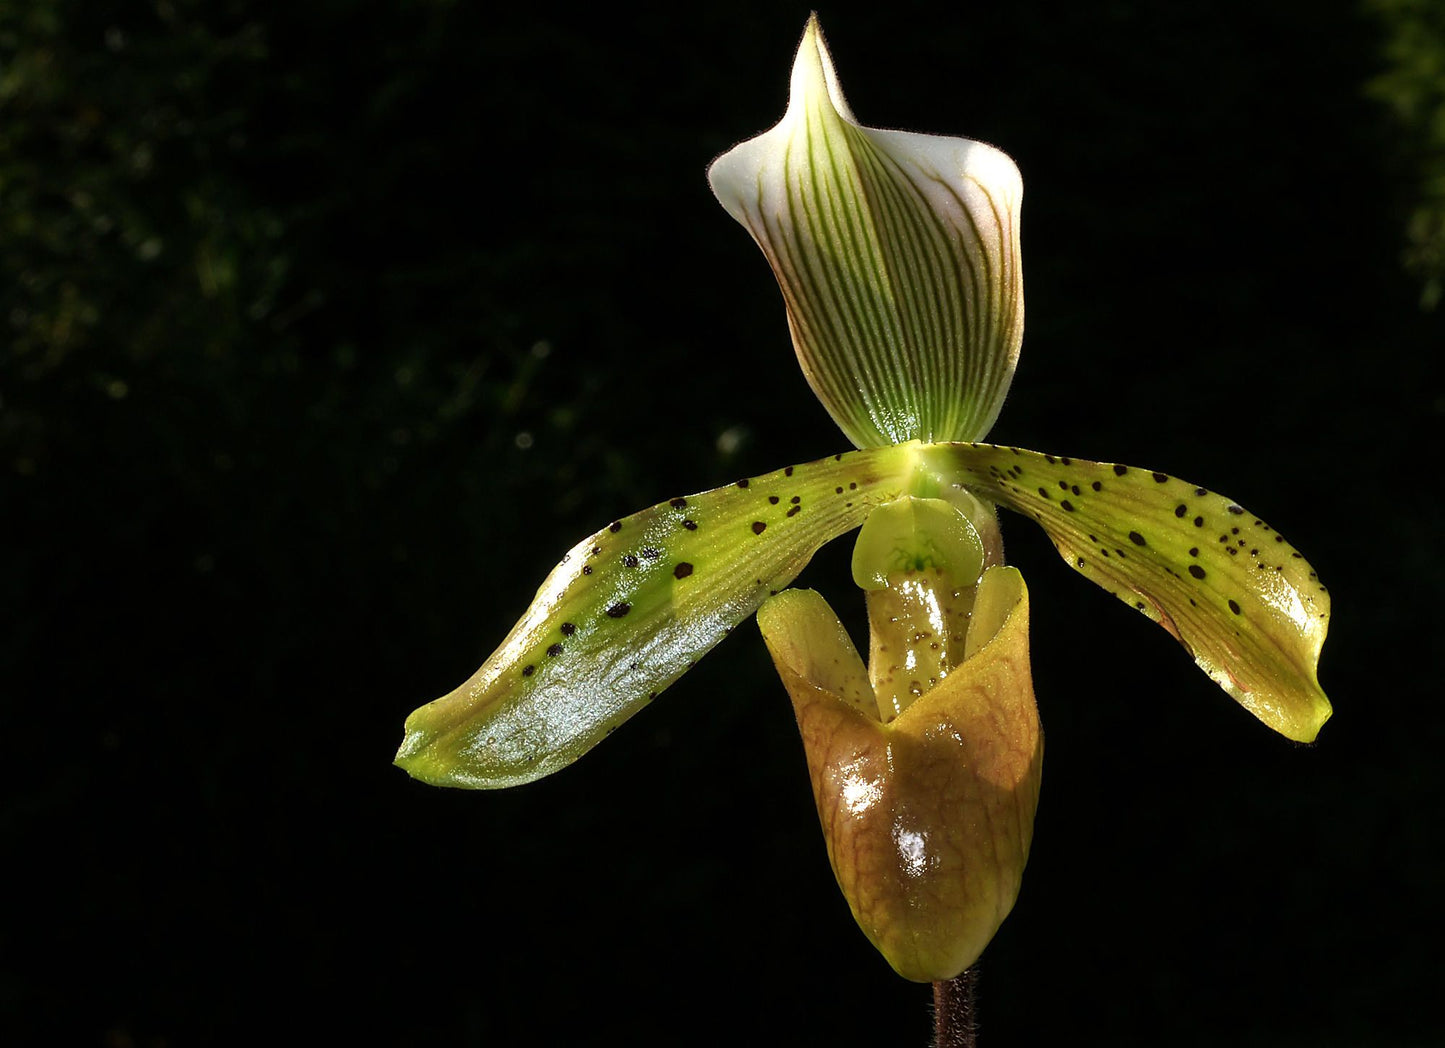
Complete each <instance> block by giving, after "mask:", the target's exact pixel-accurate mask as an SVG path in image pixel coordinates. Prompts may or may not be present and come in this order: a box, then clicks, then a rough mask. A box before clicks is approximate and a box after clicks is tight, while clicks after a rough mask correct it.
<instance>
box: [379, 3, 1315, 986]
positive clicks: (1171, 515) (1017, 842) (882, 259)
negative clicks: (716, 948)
mask: <svg viewBox="0 0 1445 1048" xmlns="http://www.w3.org/2000/svg"><path fill="white" fill-rule="evenodd" d="M709 180H710V182H711V184H712V187H713V190H714V192H715V194H716V195H717V197H718V199H719V200H720V201H721V202H722V204H723V206H724V207H725V208H726V209H727V210H728V212H729V213H730V214H732V215H733V217H734V218H736V219H737V220H738V221H739V222H740V223H741V224H742V225H743V226H744V227H745V228H746V229H747V230H748V232H749V233H750V234H751V235H752V236H753V239H754V240H755V241H756V242H757V243H758V245H759V246H760V247H761V248H762V250H763V252H764V254H765V255H766V257H767V260H768V262H769V263H770V265H771V266H772V269H773V272H774V274H775V276H776V277H777V280H778V284H779V286H780V288H781V289H782V293H783V299H784V302H785V305H786V308H787V317H788V323H789V327H790V329H791V333H792V339H793V344H794V348H795V350H796V352H797V356H798V360H799V362H800V364H801V365H802V368H803V370H804V373H805V374H806V376H807V378H808V381H809V383H810V385H811V386H812V388H813V390H814V392H815V393H816V394H817V396H818V397H819V399H820V400H821V401H822V403H823V404H824V406H825V407H826V408H827V410H828V411H829V413H830V414H831V415H832V417H833V418H834V420H835V421H836V422H837V423H838V425H839V427H840V428H841V429H842V430H843V432H844V434H845V435H846V436H847V437H848V439H849V440H850V441H851V442H852V444H853V445H854V448H855V450H851V451H845V452H841V453H839V454H836V455H833V456H831V457H829V458H826V459H822V460H820V461H816V462H811V463H805V464H801V465H794V466H787V467H785V468H782V469H779V470H776V471H774V472H771V473H767V474H764V475H762V476H754V477H747V478H744V479H740V480H737V481H735V482H733V483H729V484H725V485H723V486H721V487H715V488H712V489H711V490H708V491H704V492H702V493H700V494H694V495H686V496H683V497H678V498H674V499H671V500H669V501H667V502H663V503H660V504H659V505H656V506H653V507H651V508H650V509H645V510H642V511H641V512H639V513H634V514H632V515H631V516H626V517H621V518H619V519H617V520H615V521H613V522H612V523H610V524H608V525H607V526H605V527H603V528H602V529H601V530H599V531H597V532H595V533H594V534H592V535H589V536H588V537H587V538H585V539H583V540H582V541H581V542H579V543H578V544H577V545H576V546H574V547H573V548H572V549H571V550H570V551H569V552H568V553H566V554H565V555H564V556H563V557H562V561H561V563H560V564H559V565H558V566H557V567H556V568H555V569H554V570H553V572H552V573H551V574H550V575H549V576H548V577H547V579H546V581H544V582H543V583H542V586H541V588H540V589H539V590H538V591H537V595H536V598H535V599H534V600H533V602H532V605H531V607H530V608H528V610H527V611H526V613H525V614H524V615H523V616H522V619H521V621H520V622H518V623H517V625H516V626H515V627H514V628H513V630H512V632H511V633H510V634H509V635H508V636H507V637H506V638H505V639H504V640H503V641H502V643H501V645H500V647H498V648H497V650H496V651H495V652H493V653H492V655H491V656H490V657H489V658H488V659H487V660H486V661H485V662H484V663H483V664H482V666H481V668H480V669H479V670H478V671H477V672H476V673H475V674H474V675H473V676H472V677H471V679H470V680H468V681H467V682H466V683H464V684H462V685H461V686H460V687H459V688H457V689H456V690H455V691H453V692H451V693H450V694H448V695H446V696H444V697H442V698H440V699H438V700H436V701H435V702H432V703H430V704H428V705H426V706H423V707H421V708H420V709H418V710H416V711H415V712H414V713H413V714H412V715H411V716H410V717H409V718H408V719H407V722H406V732H405V738H404V740H403V742H402V745H401V749H400V751H399V752H398V754H397V757H396V762H397V763H398V764H399V765H401V766H402V767H403V768H405V769H406V770H407V771H408V772H409V773H410V774H412V775H413V776H415V777H417V778H419V779H422V780H425V781H427V782H431V783H435V784H437V785H443V786H459V787H468V788H494V787H503V786H513V785H517V784H520V783H525V782H529V781H532V780H534V779H537V778H540V777H542V776H544V775H548V774H550V773H552V772H554V771H557V770H558V769H560V768H563V767H565V766H566V765H568V764H570V763H571V762H572V761H574V760H576V759H577V758H578V757H580V756H581V755H582V754H583V753H585V752H587V750H589V749H591V748H592V746H594V745H595V744H597V743H598V742H600V741H601V740H602V739H603V738H604V737H605V736H607V735H608V734H609V733H610V732H611V731H613V730H614V729H615V728H617V727H618V726H619V725H620V724H621V723H622V722H623V721H625V720H627V719H628V718H629V717H631V716H632V715H633V714H635V713H636V712H638V711H639V710H640V709H641V708H642V707H643V706H645V705H647V704H648V703H649V702H650V701H651V700H652V699H654V698H656V697H657V695H658V694H659V693H660V692H661V691H662V690H663V689H665V688H666V687H668V685H670V684H671V683H672V682H673V681H675V680H677V679H678V678H679V677H680V676H682V674H683V673H685V672H687V670H688V669H690V668H691V667H692V666H693V665H695V664H696V663H697V661H698V660H699V659H700V658H702V656H703V655H704V654H706V653H707V652H708V651H709V650H710V649H711V648H712V647H713V645H715V644H716V643H717V642H718V641H719V640H721V639H722V638H723V637H724V636H726V635H727V634H728V633H729V632H730V631H731V630H732V629H733V628H734V627H736V626H737V625H738V624H739V623H741V622H742V620H743V619H745V618H747V617H748V616H750V615H752V614H754V613H755V612H756V613H757V614H758V619H759V624H760V626H761V629H762V632H763V634H764V638H765V640H766V642H767V644H768V647H769V650H770V651H771V653H772V655H773V659H774V663H775V665H776V667H777V669H778V672H779V674H780V676H781V678H782V680H783V683H784V685H785V687H786V688H787V690H788V692H789V694H790V695H791V697H792V700H793V704H794V711H795V714H796V716H797V721H798V725H799V728H800V731H801V734H802V738H803V743H804V748H805V750H806V753H807V758H808V765H809V770H810V774H811V778H812V784H813V791H814V797H815V800H816V803H817V807H818V812H819V816H820V821H821V822H822V825H823V830H824V835H825V839H826V842H827V845H828V851H829V856H830V860H831V861H832V864H833V868H834V872H835V875H836V877H837V880H838V883H839V885H840V887H841V888H842V890H843V892H844V895H845V896H846V897H847V899H848V902H849V904H850V906H851V907H852V910H853V913H854V915H855V917H856V918H857V920H858V922H859V924H860V926H861V927H862V929H863V930H864V932H865V933H866V934H867V935H868V937H869V938H870V939H871V940H872V941H873V943H874V944H875V945H876V946H877V947H878V948H879V950H880V951H881V952H882V953H883V955H884V956H885V957H886V958H887V959H888V961H889V962H890V963H891V964H892V965H893V966H894V968H895V969H896V970H897V971H899V973H900V974H902V975H904V976H905V977H907V978H911V979H916V980H920V981H934V980H942V979H948V978H951V977H953V976H954V975H957V974H958V973H959V972H961V971H962V970H964V969H965V968H967V967H968V966H969V965H970V964H972V963H973V961H974V960H975V959H976V958H977V957H978V956H979V953H980V952H981V951H982V950H983V948H984V946H985V945H987V943H988V941H989V940H990V938H991V937H992V936H993V934H994V933H995V932H996V931H997V929H998V927H999V924H1000V922H1002V920H1003V919H1004V917H1005V916H1006V915H1007V914H1008V912H1009V910H1010V909H1011V907H1012V906H1013V903H1014V900H1015V897H1016V896H1017V893H1018V889H1019V884H1020V880H1021V877H1022V872H1023V867H1024V863H1025V861H1026V859H1027V854H1028V849H1029V843H1030V840H1031V837H1032V828H1033V819H1034V811H1035V808H1036V806H1037V801H1038V790H1039V775H1040V767H1041V760H1042V751H1043V741H1042V733H1041V730H1040V727H1039V719H1038V712H1037V708H1036V706H1035V703H1034V695H1033V687H1032V681H1031V677H1030V672H1029V650H1028V644H1029V642H1028V593H1027V589H1026V587H1025V586H1024V582H1023V577H1022V575H1021V574H1020V573H1019V572H1018V571H1017V570H1016V569H1014V568H1012V567H1009V566H1005V565H1004V564H1003V554H1002V541H1001V538H1000V533H999V528H998V522H997V518H996V507H997V506H1003V507H1005V508H1007V509H1010V510H1013V511H1015V512H1017V513H1019V514H1021V515H1023V516H1025V517H1027V518H1031V519H1032V520H1034V521H1035V522H1036V523H1038V524H1039V525H1040V526H1042V527H1043V528H1044V530H1045V531H1046V532H1047V533H1048V535H1049V537H1050V538H1051V539H1052V540H1053V542H1054V545H1055V546H1056V547H1057V548H1058V550H1059V553H1060V554H1061V555H1062V556H1063V558H1064V560H1065V562H1066V563H1067V564H1068V565H1069V566H1070V567H1072V568H1074V569H1075V570H1076V571H1078V572H1079V573H1080V574H1082V575H1084V576H1085V577H1086V578H1088V579H1090V580H1092V581H1094V582H1096V583H1098V584H1099V585H1100V586H1102V587H1103V588H1104V589H1105V590H1106V591H1108V592H1109V593H1111V594H1113V595H1114V596H1116V597H1118V598H1119V599H1121V600H1124V601H1126V602H1128V603H1129V604H1131V605H1132V606H1133V607H1135V608H1137V609H1138V610H1139V611H1141V612H1142V613H1143V614H1144V615H1146V616H1147V617H1148V618H1150V619H1152V620H1154V621H1155V622H1157V623H1158V624H1159V625H1161V626H1163V627H1164V629H1166V630H1168V631H1169V633H1170V634H1172V635H1173V636H1174V637H1175V639H1176V640H1178V641H1179V642H1180V644H1182V645H1183V646H1184V648H1185V650H1186V651H1187V652H1188V653H1189V654H1190V655H1191V656H1192V657H1193V658H1194V660H1195V662H1196V663H1197V664H1198V665H1199V666H1200V667H1201V668H1202V669H1203V670H1204V671H1205V672H1206V673H1207V674H1208V675H1209V676H1210V677H1211V678H1212V679H1213V680H1215V681H1216V682H1217V683H1218V684H1219V685H1220V686H1221V687H1222V688H1223V689H1224V690H1225V691H1226V692H1228V693H1229V694H1230V695H1231V696H1233V697H1234V698H1235V699H1236V700H1237V701H1238V702H1239V703H1240V704H1241V705H1242V706H1243V707H1244V708H1245V709H1247V710H1248V711H1249V712H1251V713H1253V714H1254V715H1255V716H1256V717H1257V718H1258V719H1259V720H1261V721H1263V722H1264V723H1265V724H1266V725H1268V726H1269V727H1271V728H1273V729H1274V730H1276V731H1278V732H1280V733H1281V734H1283V735H1285V736H1287V737H1288V738H1291V739H1295V740H1298V741H1302V742H1308V741H1311V740H1313V739H1314V738H1315V736H1316V733H1317V732H1318V731H1319V729H1320V727H1321V725H1322V724H1323V723H1324V722H1325V720H1326V719H1327V718H1328V717H1329V715H1330V706H1329V702H1328V700H1327V699H1326V698H1325V695H1324V693H1323V692H1322V691H1321V689H1320V687H1319V684H1318V682H1317V679H1316V666H1317V663H1318V659H1319V652H1320V647H1321V644H1322V643H1323V641H1324V637H1325V631H1326V627H1327V623H1328V616H1329V597H1328V595H1327V593H1326V591H1325V588H1324V586H1322V585H1320V583H1319V581H1318V579H1317V577H1316V574H1315V572H1314V571H1313V570H1312V569H1311V568H1310V566H1309V564H1308V563H1306V562H1305V560H1304V559H1303V557H1302V556H1301V555H1300V554H1299V553H1298V552H1297V551H1295V550H1294V549H1293V547H1291V546H1290V545H1289V544H1288V543H1287V542H1286V541H1285V540H1284V538H1283V536H1281V535H1280V534H1279V533H1278V532H1277V531H1275V530H1274V529H1273V528H1271V527H1270V526H1269V525H1267V524H1265V523H1264V521H1263V520H1262V519H1261V518H1259V517H1258V516H1256V515H1255V514H1254V513H1252V512H1249V511H1247V510H1245V509H1244V508H1243V507H1241V506H1239V505H1237V504H1236V503H1235V502H1234V501H1233V500H1231V499H1229V498H1227V497H1225V496H1223V495H1220V494H1217V493H1215V492H1211V491H1208V490H1206V489H1204V488H1202V487H1199V486H1197V485H1194V484H1190V483H1188V482H1186V481H1182V480H1178V479H1175V478H1173V477H1171V476H1168V475H1166V474H1164V473H1159V472H1155V471H1153V470H1149V469H1140V468H1137V467H1133V466H1125V465H1117V464H1113V463H1101V462H1092V461H1088V460H1085V459H1079V458H1072V457H1065V456H1061V455H1052V454H1041V453H1038V452H1034V451H1026V450H1023V449H1021V448H1014V447H1005V446H997V445H992V444H985V443H979V441H980V440H981V439H982V438H983V437H984V436H985V435H986V434H987V432H988V430H989V428H990V427H991V426H992V424H993V422H994V420H995V418H996V417H997V416H998V413H999V410H1000V408H1001V407H1002V404H1003V399H1004V396H1005V394H1006V392H1007V390H1008V386H1009V383H1010V381H1011V378H1012V375H1013V370H1014V366H1015V364H1016V362H1017V359H1018V353H1019V347H1020V344H1021V340H1022V333H1023V300H1022V284H1021V276H1020V265H1019V233H1018V229H1019V225H1018V222H1019V206H1020V197H1021V193H1022V182H1021V180H1020V177H1019V174H1018V170H1017V168H1016V167H1015V165H1014V163H1013V161H1012V160H1010V159H1009V158H1008V157H1007V156H1006V155H1004V154H1003V153H1002V152H1000V151H998V150H997V149H994V148H993V147H991V146H988V145H984V144H982V143H979V142H973V141H968V140H965V139H958V138H943V137H936V136H930V135H921V134H910V133H905V132H900V131H885V130H878V129H874V128H867V127H863V126H861V125H860V124H859V123H858V122H857V121H856V120H855V119H854V117H853V114H852V111H851V109H850V108H849V106H848V104H847V102H846V100H845V99H844V97H843V93H842V90H841V88H840V87H839V83H838V77H837V74H836V72H835V71H834V69H833V64H832V61H831V58H830V57H829V54H828V50H827V48H826V46H825V43H824V40H823V37H822V33H821V31H820V29H819V27H818V24H817V21H816V19H810V21H809V23H808V26H807V29H806V30H805V33H804V36H803V40H802V44H801V46H800V47H799V50H798V53H797V58H796V61H795V63H794V66H793V72H792V82H791V92H790V101H789V105H788V109H787V112H786V114H785V115H784V117H783V119H782V120H781V121H780V122H779V123H778V124H777V125H776V126H774V127H773V128H772V129H771V130H769V131H767V132H765V133H763V134H761V135H759V136H758V137H756V138H753V139H751V140H749V141H747V142H744V143H742V144H741V145H738V146H736V147H735V148H733V149H732V150H730V151H729V152H727V153H725V154H724V155H723V156H721V157H719V158H718V159H717V160H716V161H715V162H714V164H713V165H712V167H711V169H710V170H709ZM860 527H861V532H860V535H859V538H858V541H857V545H856V547H855V550H854V557H853V576H854V580H855V582H856V583H857V584H858V585H859V587H860V588H862V589H863V590H864V591H865V593H866V599H867V602H868V610H869V622H870V644H869V662H868V664H867V666H866V667H865V665H864V662H863V660H862V658H861V657H860V656H859V654H858V652H857V650H856V649H855V647H854V645H853V643H852V641H851V640H850V638H849V637H848V635H847V633H846V631H845V630H844V629H843V627H842V626H841V625H840V623H839V621H838V619H837V617H836V615H834V614H833V612H832V610H831V609H830V608H829V607H828V605H827V604H826V602H825V601H824V600H823V599H822V598H821V597H820V596H818V595H817V594H816V593H813V592H811V591H807V590H789V589H787V586H788V585H789V583H791V582H792V580H793V579H794V578H795V577H796V576H797V575H798V573H799V572H800V571H801V570H802V569H803V567H804V566H805V565H806V564H807V563H808V561H809V559H810V558H811V557H812V555H813V554H814V553H815V552H816V551H817V550H818V549H819V548H820V547H821V546H822V545H823V544H825V543H827V542H830V541H832V540H833V539H836V538H838V537H839V536H841V535H844V534H845V533H847V532H849V531H852V530H854V529H857V528H860Z"/></svg>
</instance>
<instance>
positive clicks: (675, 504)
mask: <svg viewBox="0 0 1445 1048" xmlns="http://www.w3.org/2000/svg"><path fill="white" fill-rule="evenodd" d="M668 505H669V506H671V507H672V508H673V509H685V508H686V507H687V499H683V498H677V499H673V500H672V501H671V502H669V503H668Z"/></svg>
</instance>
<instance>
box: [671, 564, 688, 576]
mask: <svg viewBox="0 0 1445 1048" xmlns="http://www.w3.org/2000/svg"><path fill="white" fill-rule="evenodd" d="M691 574H692V565H691V564H689V563H688V562H687V561H683V562H682V563H680V564H679V565H678V566H677V567H675V568H673V569H672V577H673V578H675V579H685V578H687V577H688V576H689V575H691Z"/></svg>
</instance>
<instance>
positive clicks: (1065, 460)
mask: <svg viewBox="0 0 1445 1048" xmlns="http://www.w3.org/2000/svg"><path fill="white" fill-rule="evenodd" d="M1059 461H1060V462H1062V463H1063V464H1064V465H1066V466H1072V465H1073V464H1074V460H1073V459H1071V458H1069V456H1067V455H1061V456H1059Z"/></svg>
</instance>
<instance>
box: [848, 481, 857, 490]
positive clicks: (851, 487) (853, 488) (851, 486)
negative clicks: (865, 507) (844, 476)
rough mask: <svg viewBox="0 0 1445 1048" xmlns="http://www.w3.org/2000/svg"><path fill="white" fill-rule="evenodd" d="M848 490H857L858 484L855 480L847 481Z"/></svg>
mask: <svg viewBox="0 0 1445 1048" xmlns="http://www.w3.org/2000/svg"><path fill="white" fill-rule="evenodd" d="M848 490H849V491H857V490H858V484H857V482H856V481H855V482H851V483H849V485H848Z"/></svg>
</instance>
